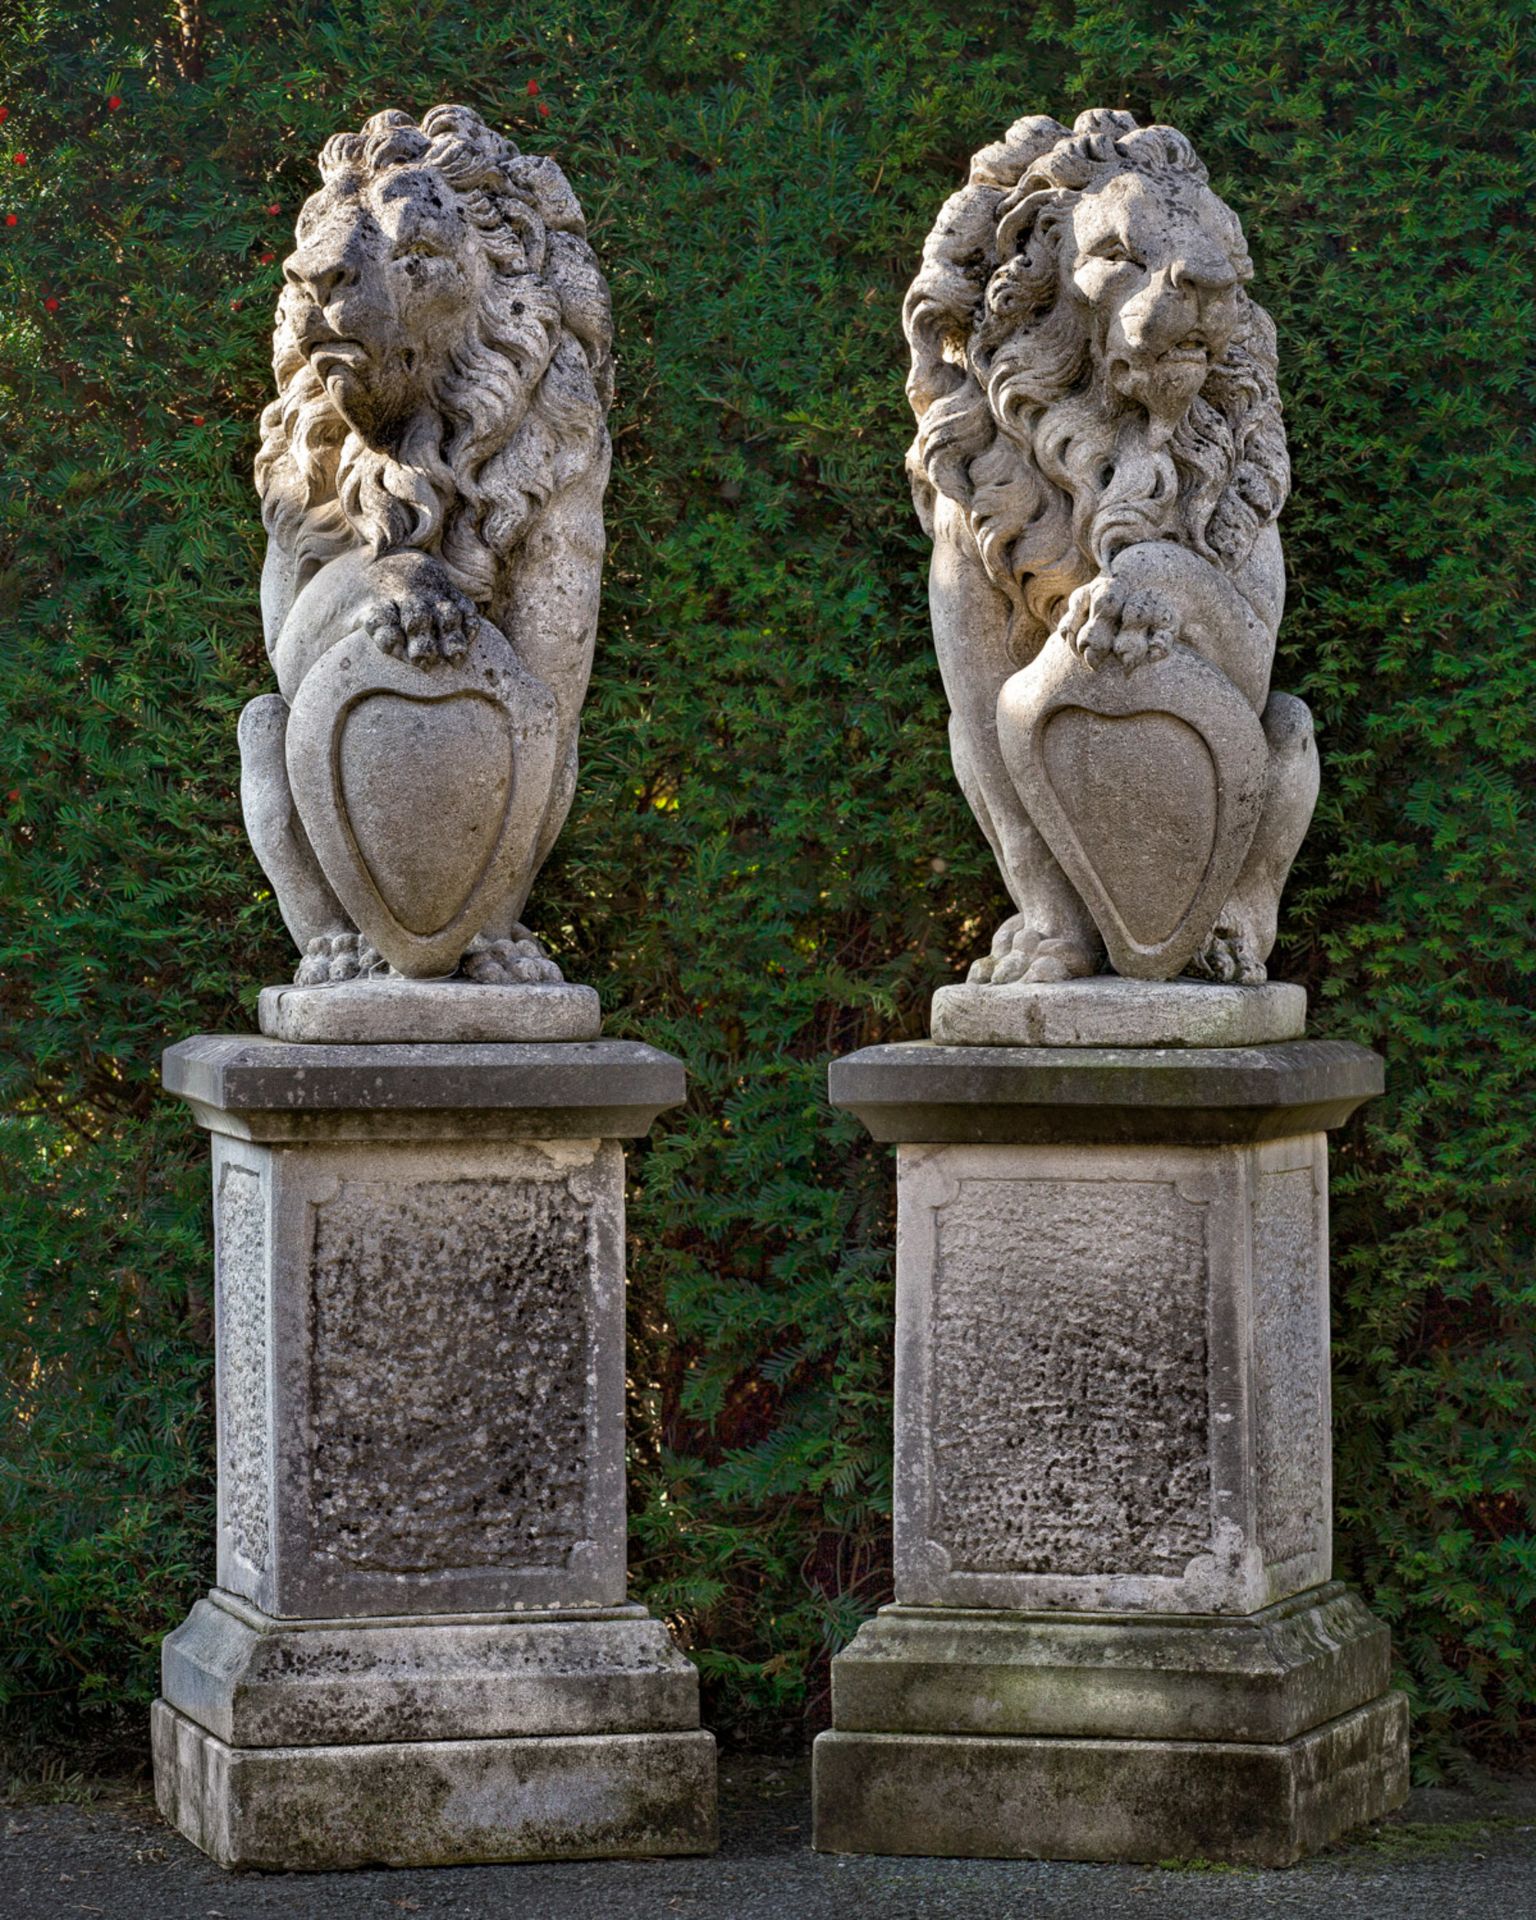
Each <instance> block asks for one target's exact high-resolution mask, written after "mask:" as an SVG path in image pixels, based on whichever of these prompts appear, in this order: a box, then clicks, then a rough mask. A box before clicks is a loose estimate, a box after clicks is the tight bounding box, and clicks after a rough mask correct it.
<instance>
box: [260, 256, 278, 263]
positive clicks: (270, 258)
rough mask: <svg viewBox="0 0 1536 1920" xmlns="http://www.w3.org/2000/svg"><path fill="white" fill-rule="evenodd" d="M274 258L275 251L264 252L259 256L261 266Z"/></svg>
mask: <svg viewBox="0 0 1536 1920" xmlns="http://www.w3.org/2000/svg"><path fill="white" fill-rule="evenodd" d="M276 258H277V255H276V254H275V253H264V254H263V255H262V256H261V264H262V265H263V266H266V265H267V264H268V262H269V261H272V260H275V259H276Z"/></svg>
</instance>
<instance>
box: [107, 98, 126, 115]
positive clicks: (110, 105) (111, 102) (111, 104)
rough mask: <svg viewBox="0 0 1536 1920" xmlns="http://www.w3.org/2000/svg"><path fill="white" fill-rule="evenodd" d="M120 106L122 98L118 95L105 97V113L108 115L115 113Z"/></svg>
mask: <svg viewBox="0 0 1536 1920" xmlns="http://www.w3.org/2000/svg"><path fill="white" fill-rule="evenodd" d="M122 104H123V96H122V95H121V94H120V93H109V94H108V95H107V112H108V113H116V112H117V110H118V108H119V107H120V106H121V105H122Z"/></svg>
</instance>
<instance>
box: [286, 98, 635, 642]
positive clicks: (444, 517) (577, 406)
mask: <svg viewBox="0 0 1536 1920" xmlns="http://www.w3.org/2000/svg"><path fill="white" fill-rule="evenodd" d="M422 165H425V166H429V167H434V168H436V169H437V171H438V172H439V173H440V174H441V175H442V177H443V179H444V180H445V181H446V182H447V183H448V185H449V186H450V187H451V188H452V189H453V190H454V191H455V192H456V193H457V194H458V195H459V198H460V203H461V205H462V207H463V210H464V213H465V216H466V218H467V221H468V225H469V230H470V232H471V233H472V235H473V236H474V238H475V241H476V243H477V244H478V245H479V247H480V248H481V249H482V250H483V252H484V255H485V257H486V260H487V261H488V263H489V265H490V267H491V272H490V273H489V275H488V276H487V281H486V291H485V297H484V299H483V301H482V303H481V305H480V308H479V310H478V311H477V312H476V313H475V315H474V316H473V319H472V323H471V326H470V328H469V330H468V332H467V336H466V338H465V339H463V340H462V341H460V342H458V343H457V344H456V346H455V349H454V351H453V353H452V354H451V356H450V359H449V371H448V372H447V374H446V376H445V377H444V378H443V379H442V380H441V381H440V382H439V387H438V391H437V392H436V393H435V395H434V396H433V404H432V405H431V406H430V407H428V408H426V409H424V410H423V411H422V412H421V413H419V414H418V415H417V416H416V418H415V419H414V420H413V421H411V422H410V423H409V425H408V426H407V428H406V430H405V432H404V434H403V435H402V437H401V439H400V442H399V444H398V446H397V447H396V448H395V449H394V450H393V451H392V452H390V451H385V450H384V449H382V448H379V447H376V446H372V445H370V444H369V443H368V442H367V441H366V440H364V439H363V438H362V437H361V436H360V435H359V434H357V433H355V432H353V431H352V429H351V428H350V427H349V426H348V424H347V422H346V421H345V420H344V419H343V418H342V417H341V415H340V414H339V413H338V412H337V411H336V409H335V407H334V406H333V405H332V403H331V400H330V397H329V395H328V394H327V393H326V390H325V386H324V384H323V382H322V381H321V380H320V378H319V376H318V375H317V374H316V373H315V372H314V370H313V368H312V367H311V366H310V365H309V362H308V361H307V360H306V359H305V357H304V355H303V353H302V352H301V351H300V349H299V344H298V337H297V333H296V330H295V321H294V312H293V308H292V307H291V306H290V301H289V298H288V296H287V295H286V294H285V295H284V296H283V298H282V299H281V300H280V301H279V303H278V310H277V324H276V328H275V331H274V334H273V343H272V365H273V372H274V374H275V375H276V380H277V398H276V399H275V400H273V401H272V402H271V403H270V405H268V406H267V408H266V409H265V411H264V412H263V414H262V416H261V447H260V451H259V453H258V454H257V458H256V487H257V491H258V493H259V495H260V498H261V503H262V521H263V524H264V525H265V527H266V529H267V532H268V535H269V536H271V537H272V538H274V539H276V540H278V541H279V542H280V543H281V544H283V545H285V546H287V547H289V548H290V549H291V550H293V551H294V552H295V553H296V554H297V555H298V557H299V558H301V559H303V560H311V561H315V562H320V563H323V562H324V561H326V560H330V559H334V558H336V557H337V556H338V555H340V554H342V553H345V552H348V551H351V550H354V549H355V548H356V547H357V546H358V545H359V544H362V545H363V546H365V547H367V548H369V549H371V550H372V551H373V552H374V553H375V554H378V555H381V554H385V553H389V552H394V551H397V550H400V549H403V548H404V549H409V548H417V549H424V550H428V551H430V552H432V553H434V554H435V555H436V556H437V558H438V559H439V560H440V561H441V562H442V564H443V566H444V567H445V568H446V569H447V572H448V574H449V575H450V577H451V578H452V580H453V582H454V584H455V585H456V586H457V587H458V588H459V589H460V590H461V591H462V592H463V593H465V594H467V595H468V596H469V597H470V598H471V599H472V600H473V601H474V602H475V603H476V605H477V606H479V607H480V608H481V610H482V611H485V610H487V609H489V608H491V607H493V606H494V603H495V602H496V601H497V599H498V598H499V597H500V595H501V592H502V589H503V583H504V579H505V575H506V571H507V569H508V568H509V567H511V566H512V565H514V564H515V554H516V550H517V548H518V546H519V544H520V542H521V541H522V539H523V536H524V534H525V533H526V532H527V530H528V527H529V524H530V522H531V521H532V520H533V518H534V516H535V514H536V513H537V512H538V510H539V509H540V508H541V507H542V506H543V505H544V503H545V502H546V501H547V500H548V499H549V498H550V497H551V495H552V494H554V493H555V492H556V491H558V489H559V488H560V487H562V486H563V485H565V484H566V483H567V482H569V481H571V480H573V479H575V478H577V477H578V476H579V475H580V474H581V473H583V472H585V471H588V470H589V469H591V468H592V467H593V466H594V465H595V464H596V463H597V462H599V461H600V460H603V459H605V458H606V457H607V452H608V435H607V429H606V425H605V421H606V416H607V412H608V408H609V406H610V404H611V402H612V399H613V360H612V339H613V335H612V319H611V314H610V309H609V301H608V288H607V284H606V282H605V281H604V279H603V276H602V274H601V272H600V271H599V269H598V266H597V261H596V258H595V256H594V255H593V252H592V249H591V247H590V246H589V245H588V244H587V239H586V228H585V223H584V222H583V220H582V216H581V210H580V208H579V206H578V205H577V202H576V197H575V195H574V194H573V193H572V191H571V189H570V186H569V184H568V182H567V181H566V178H565V176H564V174H563V173H562V172H561V171H560V169H559V168H558V167H557V166H556V165H555V163H554V162H553V161H552V160H548V159H543V158H540V157H538V156H534V155H522V154H520V153H519V152H518V150H517V148H516V147H515V146H513V145H512V143H511V142H510V141H508V140H505V139H503V138H502V137H501V136H500V135H499V134H497V133H494V132H493V131H492V130H491V129H490V128H488V127H487V126H486V125H485V123H484V121H483V120H482V119H481V118H480V116H479V115H478V114H477V113H475V112H473V111H472V110H471V109H470V108H468V107H460V106H444V107H435V108H433V110H432V111H431V112H430V113H428V114H427V115H426V117H425V118H424V119H423V120H422V122H421V123H420V125H419V126H418V125H417V123H416V122H415V121H414V120H412V119H411V117H410V115H409V114H405V113H400V112H397V111H390V112H386V113H377V114H375V115H374V116H373V118H372V119H371V120H369V121H368V122H367V124H366V125H365V126H364V127H363V129H362V131H361V132H360V133H341V134H337V135H335V136H334V137H333V138H332V139H331V140H329V141H328V142H327V143H326V145H325V147H324V149H323V151H322V152H321V155H320V172H321V175H322V177H323V178H324V179H325V180H326V181H327V182H329V181H331V180H334V179H336V178H337V177H338V176H341V175H345V174H354V175H357V176H359V177H360V179H361V180H362V181H364V182H368V181H371V180H372V179H373V178H375V177H376V176H378V175H379V174H381V173H383V172H385V171H386V170H387V169H389V168H392V167H404V166H422Z"/></svg>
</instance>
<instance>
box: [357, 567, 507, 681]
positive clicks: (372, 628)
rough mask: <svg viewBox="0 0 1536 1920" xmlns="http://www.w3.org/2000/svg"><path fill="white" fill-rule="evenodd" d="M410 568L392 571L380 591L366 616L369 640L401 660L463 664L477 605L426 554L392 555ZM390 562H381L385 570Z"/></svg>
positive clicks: (417, 663)
mask: <svg viewBox="0 0 1536 1920" xmlns="http://www.w3.org/2000/svg"><path fill="white" fill-rule="evenodd" d="M407 559H409V560H410V561H412V562H414V563H416V564H413V565H409V566H397V567H389V570H388V571H387V572H384V578H383V580H382V582H381V586H382V591H381V592H380V593H379V595H378V597H377V599H375V600H374V602H373V603H372V605H371V606H370V607H369V608H368V610H367V611H366V613H365V614H364V615H363V624H364V626H365V627H366V628H367V629H368V635H369V638H370V639H371V640H372V641H373V643H374V645H375V646H376V647H378V648H380V649H381V650H382V651H383V652H385V653H388V654H393V655H394V657H395V658H396V659H397V660H412V661H414V662H415V663H416V665H417V666H421V667H431V666H434V665H435V664H436V663H437V662H438V661H439V660H446V661H448V662H449V664H450V665H452V664H453V663H455V662H457V661H459V660H462V659H463V657H464V655H465V653H466V652H467V651H468V648H469V644H470V642H471V641H472V640H473V639H474V637H475V630H476V626H477V623H478V620H479V615H478V613H477V612H476V611H475V603H474V602H473V601H472V600H471V599H470V598H469V597H468V596H467V595H466V594H462V593H460V592H459V590H458V588H457V587H456V586H454V584H453V582H452V581H451V580H450V579H449V578H448V575H447V574H446V573H445V572H444V570H443V568H442V567H441V566H440V565H438V563H437V562H436V561H435V560H433V559H431V557H430V556H429V555H426V554H413V555H410V556H406V555H404V554H399V555H391V556H389V560H392V561H406V560H407ZM386 567H388V561H386V562H382V563H381V569H380V570H381V571H383V570H384V569H385V568H386Z"/></svg>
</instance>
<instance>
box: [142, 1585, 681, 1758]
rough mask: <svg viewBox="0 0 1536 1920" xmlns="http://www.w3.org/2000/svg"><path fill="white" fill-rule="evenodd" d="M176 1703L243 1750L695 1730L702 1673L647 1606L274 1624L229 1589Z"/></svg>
mask: <svg viewBox="0 0 1536 1920" xmlns="http://www.w3.org/2000/svg"><path fill="white" fill-rule="evenodd" d="M161 1674H162V1683H161V1691H162V1693H163V1695H164V1697H165V1699H166V1701H167V1702H168V1703H169V1705H171V1706H172V1707H174V1708H175V1709H176V1711H177V1712H178V1713H181V1714H184V1715H185V1716H186V1717H187V1718H188V1719H189V1720H195V1721H196V1722H197V1723H198V1725H199V1726H201V1727H203V1728H205V1729H206V1730H207V1731H208V1732H209V1733H211V1734H213V1735H214V1736H215V1737H216V1738H217V1739H219V1740H222V1741H223V1742H225V1744H226V1745H228V1746H232V1747H241V1748H252V1747H328V1746H337V1745H342V1746H345V1745H348V1744H351V1745H357V1744H371V1743H373V1742H376V1741H385V1740H387V1741H397V1742H398V1741H408V1740H470V1739H474V1740H490V1739H506V1738H511V1737H514V1736H520V1737H527V1738H533V1737H536V1736H537V1737H542V1736H546V1735H553V1734H584V1733H661V1732H691V1731H694V1730H696V1729H697V1727H698V1724H699V1675H698V1670H697V1668H696V1667H694V1666H693V1665H692V1663H691V1662H690V1661H688V1660H685V1659H684V1657H683V1656H682V1654H680V1653H679V1652H678V1651H677V1649H676V1647H674V1646H673V1644H672V1641H671V1638H670V1636H669V1635H668V1633H667V1630H666V1628H665V1627H664V1626H663V1625H662V1623H661V1622H660V1621H659V1620H653V1619H652V1618H651V1617H650V1615H649V1614H647V1613H646V1611H645V1609H644V1608H643V1607H638V1606H628V1607H610V1608H585V1609H578V1610H573V1609H567V1610H564V1611H560V1612H547V1613H536V1612H523V1613H518V1614H503V1615H499V1616H498V1615H493V1614H460V1615H453V1614H418V1615H407V1616H401V1617H397V1618H393V1619H391V1618H384V1619H378V1620H302V1619H282V1620H279V1619H274V1618H273V1617H272V1616H271V1615H269V1614H264V1613H262V1612H261V1611H260V1609H258V1608H256V1607H252V1606H250V1605H249V1604H248V1603H246V1602H244V1601H242V1600H240V1599H239V1598H238V1597H237V1596H236V1595H234V1594H231V1593H225V1592H221V1591H218V1590H215V1591H214V1592H213V1593H211V1594H210V1595H209V1596H208V1598H207V1599H206V1600H199V1601H198V1603H197V1605H196V1606H195V1607H194V1608H193V1609H192V1612H191V1613H190V1614H189V1615H188V1617H187V1619H186V1620H184V1621H183V1622H182V1624H181V1625H180V1626H179V1627H178V1628H177V1629H176V1630H175V1632H174V1633H171V1634H168V1635H167V1636H166V1639H165V1642H164V1644H163V1646H162V1649H161Z"/></svg>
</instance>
